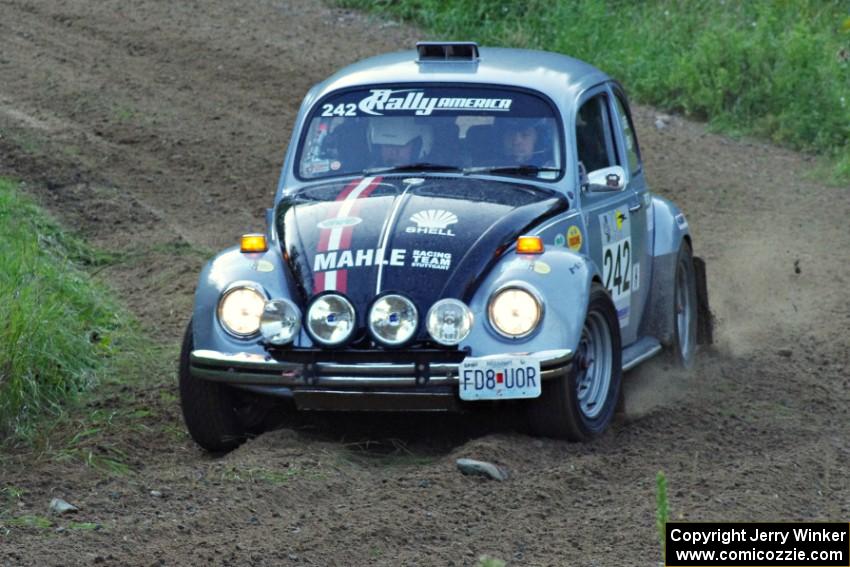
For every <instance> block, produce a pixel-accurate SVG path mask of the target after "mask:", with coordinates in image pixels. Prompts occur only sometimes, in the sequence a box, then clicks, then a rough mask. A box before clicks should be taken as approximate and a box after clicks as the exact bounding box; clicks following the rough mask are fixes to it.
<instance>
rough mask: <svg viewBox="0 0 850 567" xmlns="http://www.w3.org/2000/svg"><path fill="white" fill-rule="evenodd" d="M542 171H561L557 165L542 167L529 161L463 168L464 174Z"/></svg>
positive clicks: (511, 173) (527, 173) (510, 173)
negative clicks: (518, 163)
mask: <svg viewBox="0 0 850 567" xmlns="http://www.w3.org/2000/svg"><path fill="white" fill-rule="evenodd" d="M544 171H558V172H559V171H561V168H559V167H544V166H539V165H531V164H530V163H527V164H522V165H499V166H485V167H467V168H466V169H464V170H463V173H464V174H468V173H493V174H496V175H499V174H502V175H537V174H538V173H541V172H544Z"/></svg>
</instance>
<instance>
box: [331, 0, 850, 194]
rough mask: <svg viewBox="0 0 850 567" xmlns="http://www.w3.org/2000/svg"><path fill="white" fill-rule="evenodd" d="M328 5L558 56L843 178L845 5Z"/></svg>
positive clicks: (774, 0)
mask: <svg viewBox="0 0 850 567" xmlns="http://www.w3.org/2000/svg"><path fill="white" fill-rule="evenodd" d="M336 3H337V4H338V5H340V6H344V7H350V8H359V9H367V10H373V11H375V12H378V13H380V14H385V15H388V16H390V17H394V18H399V19H401V20H404V21H409V22H412V23H415V24H417V25H420V26H423V27H424V28H425V29H426V30H427V31H428V32H429V34H430V35H432V36H436V38H440V39H457V40H475V41H478V42H479V43H481V44H484V45H497V46H512V47H527V48H533V49H545V50H549V51H558V52H562V53H566V54H568V55H571V56H573V57H577V58H579V59H583V60H586V61H589V62H591V63H593V64H594V65H596V66H597V67H600V68H602V69H603V70H605V71H606V72H608V73H609V74H611V75H612V76H614V77H616V78H617V79H619V80H620V81H621V82H623V83H624V85H625V86H626V88H627V90H628V91H629V93H630V94H631V96H632V97H633V98H635V99H636V100H638V101H640V102H643V103H647V104H652V105H655V106H657V107H659V108H662V109H666V110H671V111H677V112H683V113H685V114H688V115H690V116H693V117H696V118H698V119H704V120H708V121H709V122H710V124H711V125H712V126H713V127H714V128H716V129H718V130H720V131H723V132H726V133H731V134H733V135H736V134H747V135H755V136H758V137H761V138H763V139H768V140H771V141H773V142H777V143H780V144H783V145H787V146H789V147H792V148H795V149H799V150H804V151H809V152H816V153H819V154H821V155H824V156H827V157H828V158H829V159H830V160H832V162H833V166H832V170H833V174H834V175H835V176H836V178H837V179H845V180H846V179H848V178H850V3H848V2H847V0H794V1H791V0H752V1H740V0H738V1H733V0H726V1H723V0H691V1H682V0H647V1H646V2H643V1H631V0H609V1H607V2H605V1H602V0H554V1H552V0H498V1H496V0H378V1H369V0H336ZM529 64H533V63H532V62H529Z"/></svg>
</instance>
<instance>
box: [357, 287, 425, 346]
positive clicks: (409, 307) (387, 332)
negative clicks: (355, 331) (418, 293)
mask: <svg viewBox="0 0 850 567" xmlns="http://www.w3.org/2000/svg"><path fill="white" fill-rule="evenodd" d="M418 323H419V312H418V311H417V310H416V306H415V305H414V304H413V302H412V301H410V300H409V299H407V298H406V297H404V296H402V295H397V294H390V295H385V296H383V297H381V298H379V299H378V300H377V301H376V302H375V303H373V304H372V308H371V309H370V310H369V329H371V331H372V334H373V335H374V336H375V338H376V339H378V340H379V341H381V342H382V343H384V344H387V345H391V346H398V345H401V344H404V343H406V342H407V341H409V340H410V339H411V337H413V334H414V333H415V332H416V327H417V325H418Z"/></svg>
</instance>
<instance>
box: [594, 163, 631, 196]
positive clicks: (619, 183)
mask: <svg viewBox="0 0 850 567" xmlns="http://www.w3.org/2000/svg"><path fill="white" fill-rule="evenodd" d="M587 180H588V190H590V191H591V192H594V193H605V192H608V193H613V192H616V191H622V190H623V188H624V187H625V186H626V170H625V169H623V168H622V167H620V166H619V165H614V166H611V167H603V168H602V169H597V170H596V171H591V172H590V173H588V174H587Z"/></svg>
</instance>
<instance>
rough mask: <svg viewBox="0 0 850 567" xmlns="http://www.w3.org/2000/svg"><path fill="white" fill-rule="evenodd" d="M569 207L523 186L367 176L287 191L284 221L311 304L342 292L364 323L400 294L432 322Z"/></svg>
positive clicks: (286, 249)
mask: <svg viewBox="0 0 850 567" xmlns="http://www.w3.org/2000/svg"><path fill="white" fill-rule="evenodd" d="M566 208H567V201H566V199H565V198H564V197H563V196H562V195H561V194H559V193H557V192H555V191H552V190H548V189H541V188H539V187H535V186H532V185H526V184H522V183H517V182H501V181H491V180H481V179H475V178H467V177H454V176H434V177H425V178H411V177H404V176H385V177H364V178H359V179H355V180H349V181H338V182H332V183H320V184H315V185H310V186H307V187H304V188H301V189H300V190H297V191H294V192H292V193H289V194H287V195H286V196H285V197H284V198H283V199H282V200H281V201H280V203H279V204H278V207H277V210H276V214H275V219H276V221H275V222H276V223H277V230H278V234H279V235H280V236H281V243H282V246H283V253H284V257H285V259H286V262H287V264H288V266H289V268H290V270H291V274H292V276H293V278H294V281H295V283H296V285H297V286H298V287H299V295H300V296H301V299H302V302H303V304H306V302H307V301H309V299H310V298H311V297H312V296H313V295H315V294H317V293H321V292H325V291H338V292H340V293H343V294H345V295H346V296H347V297H348V298H349V299H350V300H351V301H352V303H353V304H354V306H355V309H357V312H358V313H359V314H361V317H362V315H363V314H364V313H366V311H367V309H368V307H369V305H370V303H371V301H372V300H373V299H374V298H375V296H376V295H377V294H380V293H384V292H391V291H392V292H399V293H403V294H405V295H407V296H408V297H410V298H411V299H413V301H414V302H415V303H416V305H417V307H418V308H419V310H420V314H422V315H424V312H426V311H427V310H428V308H430V306H431V304H432V303H433V302H434V301H436V300H437V299H441V298H443V297H456V298H460V299H462V300H465V301H468V300H469V298H470V296H471V295H472V293H473V292H474V290H475V288H476V286H477V284H478V282H479V281H480V280H481V279H483V278H484V276H485V275H486V274H487V272H488V271H489V269H490V267H491V266H492V265H493V264H494V263H495V261H496V259H497V257H498V256H499V255H500V254H501V253H502V252H504V251H505V250H506V249H507V248H508V247H509V246H511V245H512V244H513V243H514V242H515V240H516V238H517V236H519V235H520V234H522V233H523V232H524V231H526V230H527V229H528V228H529V227H531V226H532V225H534V224H536V223H537V222H539V221H540V220H541V219H543V218H546V217H548V216H551V215H553V214H556V213H558V212H561V211H563V210H565V209H566Z"/></svg>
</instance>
